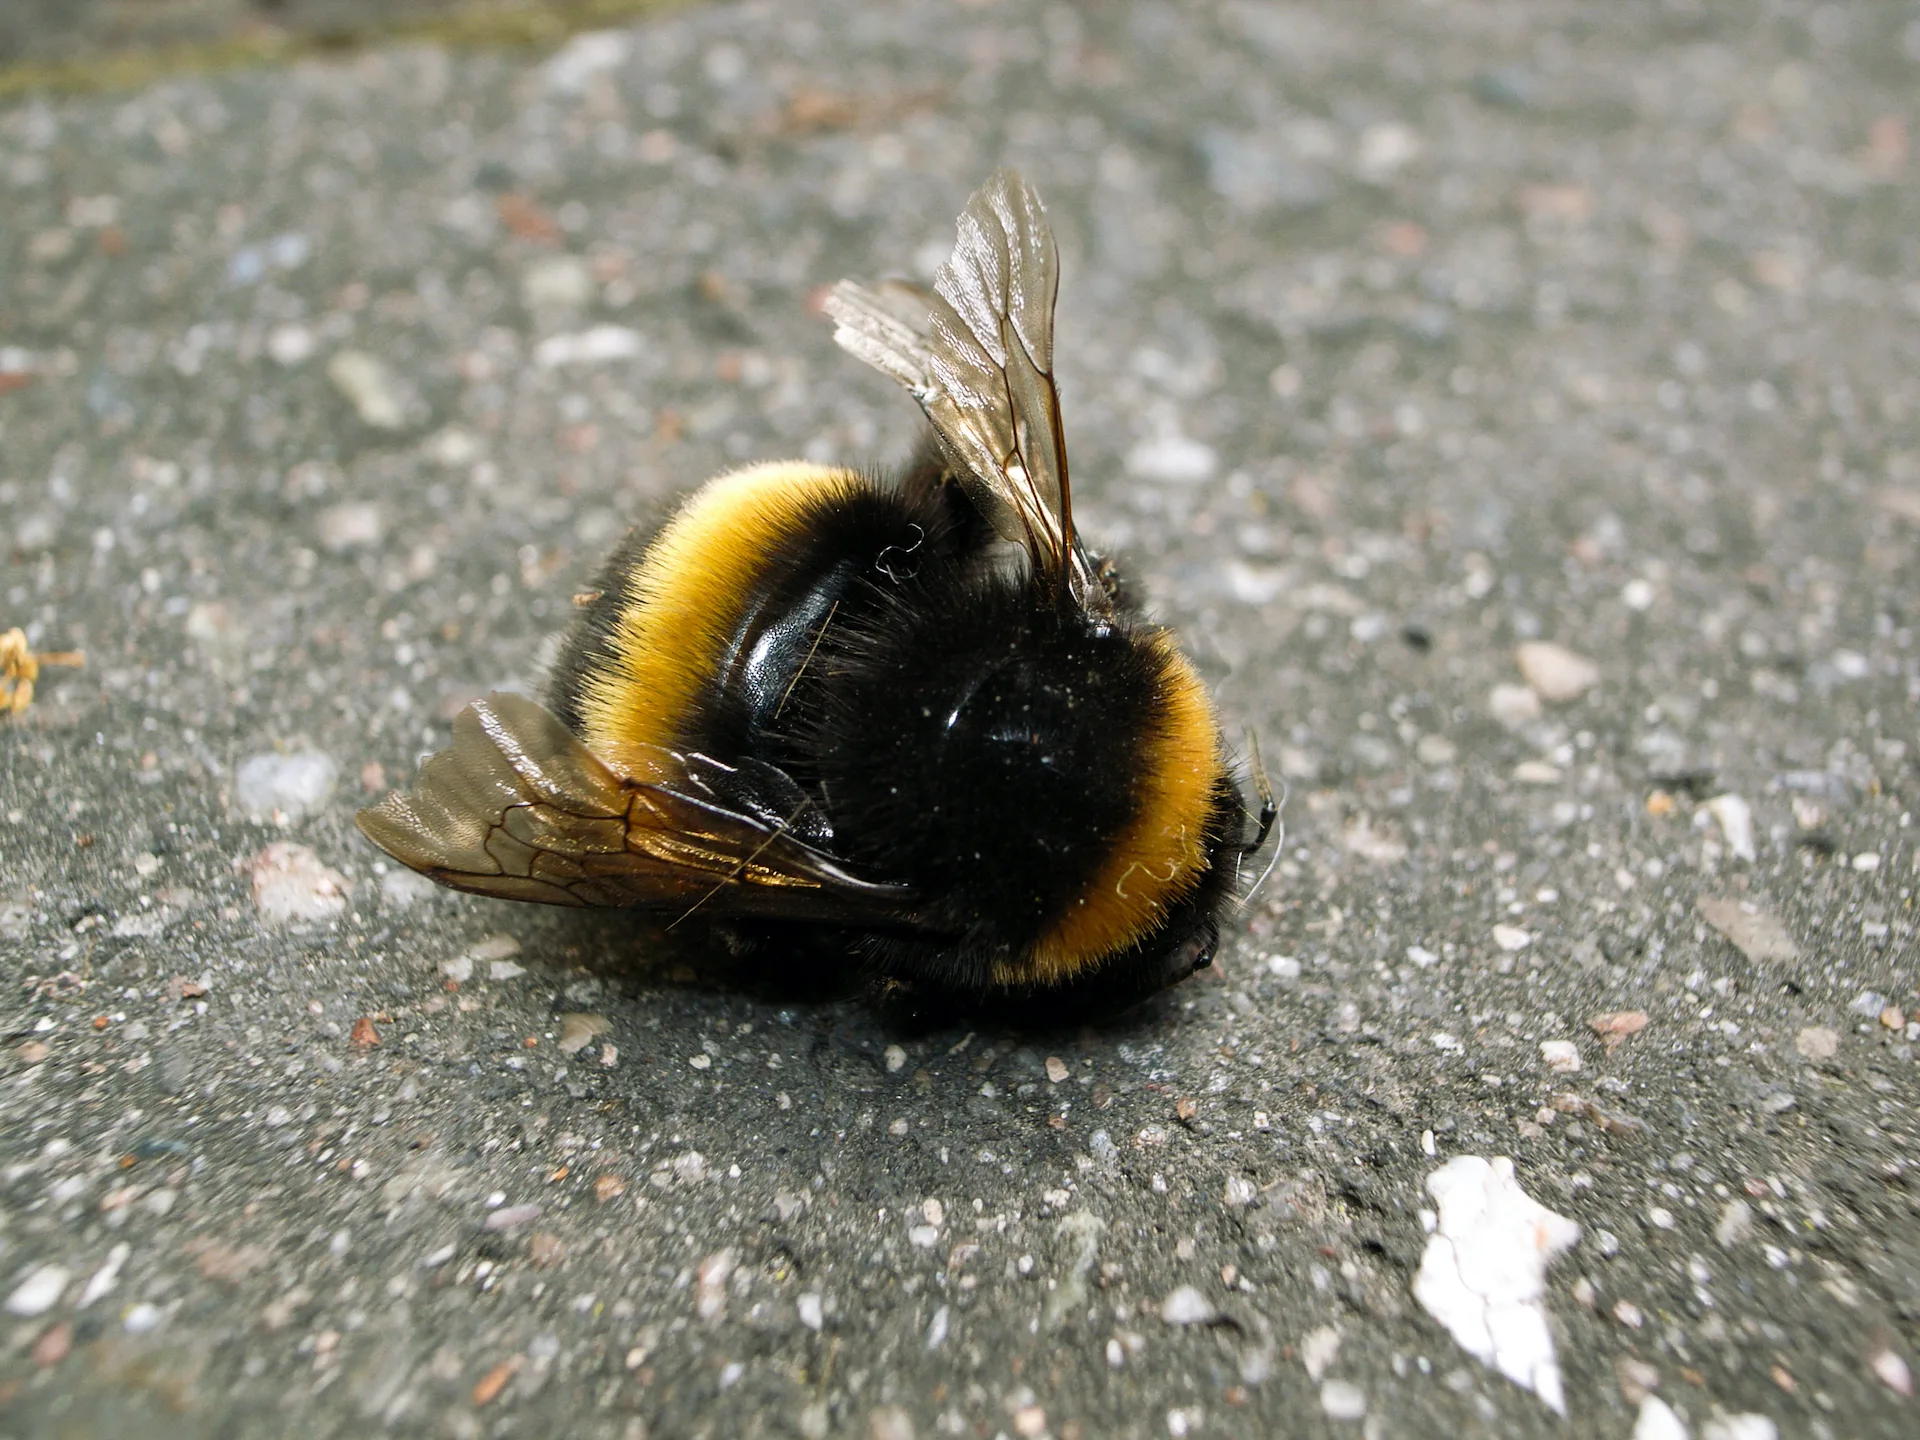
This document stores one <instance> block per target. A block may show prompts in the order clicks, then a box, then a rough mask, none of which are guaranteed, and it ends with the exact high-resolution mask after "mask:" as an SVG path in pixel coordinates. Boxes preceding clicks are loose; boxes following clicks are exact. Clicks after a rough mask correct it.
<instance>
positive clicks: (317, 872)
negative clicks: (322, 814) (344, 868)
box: [240, 840, 352, 925]
mask: <svg viewBox="0 0 1920 1440" xmlns="http://www.w3.org/2000/svg"><path fill="white" fill-rule="evenodd" d="M240 868H241V869H242V870H243V871H245V872H246V874H247V875H248V876H249V877H250V879H251V881H252V888H253V903H254V906H255V908H256V909H258V910H259V912H260V918H261V919H262V920H265V921H266V922H267V923H268V924H269V925H284V924H299V923H302V922H307V921H316V920H327V919H331V918H332V917H333V916H335V915H338V914H340V913H341V912H342V911H343V910H345V909H346V908H347V894H348V892H349V891H350V890H351V889H352V886H351V885H350V884H349V883H348V882H347V878H346V877H345V876H344V875H342V874H341V873H340V872H339V871H337V870H334V869H331V868H329V867H328V866H327V865H326V864H325V863H324V862H323V861H322V860H321V859H320V857H319V856H318V855H317V854H315V853H314V851H313V850H312V849H311V848H309V847H308V846H305V845H295V844H293V843H291V842H290V841H285V840H276V841H274V842H273V844H271V845H269V846H267V847H266V848H265V849H264V850H261V851H259V852H258V853H257V854H254V855H251V856H249V857H248V858H247V859H246V860H245V861H243V862H242V863H241V867H240Z"/></svg>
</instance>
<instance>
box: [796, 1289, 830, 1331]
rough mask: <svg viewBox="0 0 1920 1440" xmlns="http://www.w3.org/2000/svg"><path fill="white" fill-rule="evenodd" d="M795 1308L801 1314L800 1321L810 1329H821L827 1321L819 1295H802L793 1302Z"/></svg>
mask: <svg viewBox="0 0 1920 1440" xmlns="http://www.w3.org/2000/svg"><path fill="white" fill-rule="evenodd" d="M793 1308H794V1310H795V1312H797V1313H798V1314H799V1316H800V1323H801V1324H802V1325H804V1326H806V1327H807V1329H809V1330H815V1331H817V1330H819V1328H820V1327H821V1326H822V1325H823V1324H825V1323H826V1313H825V1311H824V1309H823V1308H822V1306H821V1303H820V1297H819V1296H818V1295H813V1294H807V1295H802V1296H801V1297H800V1298H799V1299H798V1300H795V1301H794V1302H793Z"/></svg>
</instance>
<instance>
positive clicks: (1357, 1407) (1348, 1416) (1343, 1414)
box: [1320, 1380, 1367, 1420]
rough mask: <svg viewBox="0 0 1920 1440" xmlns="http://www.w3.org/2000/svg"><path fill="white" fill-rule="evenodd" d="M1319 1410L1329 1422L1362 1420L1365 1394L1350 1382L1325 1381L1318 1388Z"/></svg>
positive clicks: (1364, 1413) (1364, 1409)
mask: <svg viewBox="0 0 1920 1440" xmlns="http://www.w3.org/2000/svg"><path fill="white" fill-rule="evenodd" d="M1320 1408H1321V1409H1322V1410H1324V1411H1326V1414H1327V1418H1328V1419H1329V1420H1360V1419H1364V1418H1365V1417H1366V1413H1367V1394H1366V1391H1364V1390H1362V1389H1361V1388H1360V1387H1359V1386H1358V1385H1356V1384H1354V1383H1353V1382H1352V1381H1351V1380H1327V1381H1324V1382H1322V1384H1321V1386H1320Z"/></svg>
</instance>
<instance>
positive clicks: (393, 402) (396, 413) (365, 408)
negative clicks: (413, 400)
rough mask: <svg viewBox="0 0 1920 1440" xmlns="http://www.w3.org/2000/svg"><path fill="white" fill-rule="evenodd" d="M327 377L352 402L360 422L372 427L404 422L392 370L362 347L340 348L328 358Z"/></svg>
mask: <svg viewBox="0 0 1920 1440" xmlns="http://www.w3.org/2000/svg"><path fill="white" fill-rule="evenodd" d="M327 378H328V379H329V380H331V381H332V382H333V386H334V388H335V389H336V390H338V391H339V392H340V393H341V394H342V395H344V396H346V398H347V403H348V404H349V405H351V406H353V413H354V414H356V415H358V416H359V417H360V422H361V423H362V424H363V425H368V426H371V427H372V428H373V429H375V430H399V429H402V428H404V427H405V425H406V423H407V412H406V406H405V405H404V404H403V403H402V402H401V398H400V392H399V389H398V388H397V387H396V386H395V384H394V380H393V372H392V371H391V370H389V369H388V368H387V367H386V365H385V363H383V362H382V361H381V360H380V359H378V358H377V357H376V356H373V355H369V354H368V353H367V352H366V351H364V350H342V351H340V352H339V353H337V354H336V355H335V356H334V357H333V358H332V359H331V360H329V361H328V362H327Z"/></svg>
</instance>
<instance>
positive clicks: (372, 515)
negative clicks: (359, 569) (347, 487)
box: [314, 500, 387, 554]
mask: <svg viewBox="0 0 1920 1440" xmlns="http://www.w3.org/2000/svg"><path fill="white" fill-rule="evenodd" d="M386 533H387V520H386V513H385V512H384V511H383V510H382V509H381V508H380V507H379V506H378V505H377V504H375V503H374V502H373V501H371V500H346V501H342V502H341V503H340V504H338V505H329V506H328V507H327V508H326V509H324V510H322V511H321V512H320V513H319V515H317V516H316V517H315V518H314V534H316V535H317V536H318V537H319V539H320V544H321V546H322V548H324V549H327V550H330V551H332V552H333V553H335V554H339V553H341V552H342V551H346V550H361V549H367V548H369V547H371V546H374V545H378V544H379V543H380V542H381V540H383V539H384V538H386Z"/></svg>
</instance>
